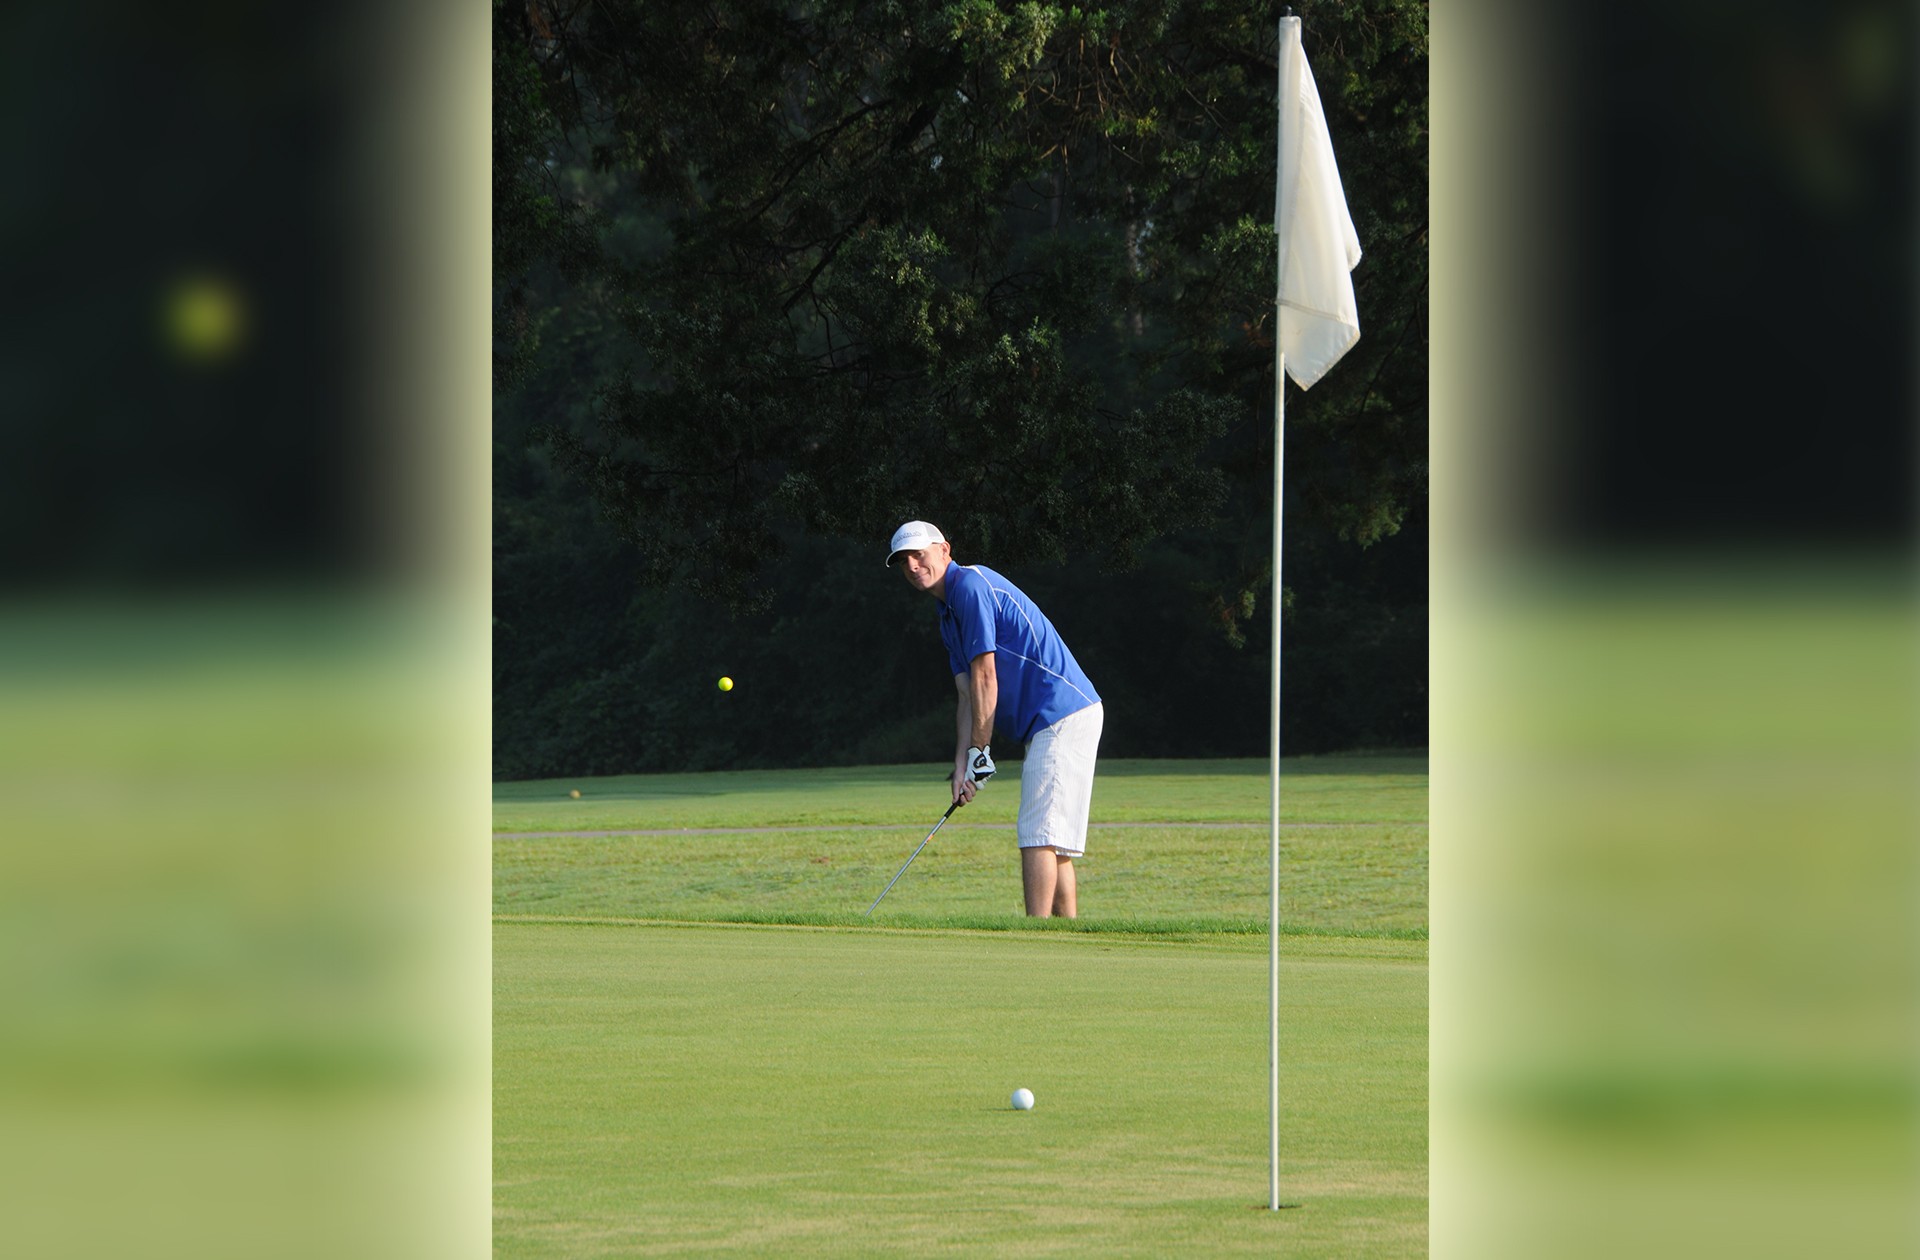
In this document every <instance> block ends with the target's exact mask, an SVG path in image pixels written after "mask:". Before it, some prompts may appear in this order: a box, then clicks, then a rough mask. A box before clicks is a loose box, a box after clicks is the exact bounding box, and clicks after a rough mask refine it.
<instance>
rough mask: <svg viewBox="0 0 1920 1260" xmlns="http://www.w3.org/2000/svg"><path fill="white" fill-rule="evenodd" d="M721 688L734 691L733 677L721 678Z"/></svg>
mask: <svg viewBox="0 0 1920 1260" xmlns="http://www.w3.org/2000/svg"><path fill="white" fill-rule="evenodd" d="M720 690H722V691H732V690H733V679H731V678H722V679H721V680H720Z"/></svg>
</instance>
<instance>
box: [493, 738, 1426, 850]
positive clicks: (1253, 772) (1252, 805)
mask: <svg viewBox="0 0 1920 1260" xmlns="http://www.w3.org/2000/svg"><path fill="white" fill-rule="evenodd" d="M1000 767H1001V768H1000V777H999V779H997V780H995V781H994V782H992V783H989V784H988V785H987V789H986V791H985V792H984V793H983V794H982V795H981V796H980V798H979V799H977V800H976V801H975V802H974V803H973V804H971V805H969V806H967V807H966V809H965V810H964V811H962V812H961V813H956V814H955V815H954V820H955V821H956V822H957V821H963V820H964V821H970V822H993V823H1003V824H1011V823H1012V822H1013V818H1014V815H1015V813H1017V812H1018V810H1019V806H1020V792H1019V788H1018V781H1019V777H1020V767H1021V763H1020V762H1019V761H1017V760H1011V759H1009V760H1006V761H1002V762H1001V763H1000ZM947 773H948V767H947V766H946V765H945V764H944V763H942V764H938V765H935V764H931V763H928V764H921V765H902V766H857V767H852V768H836V769H825V770H806V771H796V770H739V771H725V772H720V773H713V774H632V775H616V776H612V777H608V778H601V779H585V778H582V779H537V780H525V781H520V782H512V783H500V784H496V785H495V787H494V794H493V800H494V806H493V817H494V824H493V825H494V829H495V830H496V831H513V832H526V831H589V830H608V831H611V830H618V829H622V828H635V827H649V828H660V827H802V826H816V827H817V826H866V825H875V824H879V825H886V826H899V827H910V826H911V825H912V824H914V823H919V824H920V828H921V831H920V834H921V835H925V834H926V829H927V828H928V827H931V826H933V823H934V820H935V819H937V818H939V817H940V811H941V810H943V809H945V808H946V807H947V800H948V798H947V797H946V796H945V795H944V794H945V792H946V787H945V784H946V777H947ZM1281 784H1282V789H1281V803H1280V817H1281V821H1282V822H1298V823H1305V822H1315V823H1321V822H1421V823H1424V822H1425V821H1426V818H1427V763H1426V758H1425V757H1413V756H1401V757H1386V756H1370V757H1295V758H1287V759H1284V760H1283V761H1282V762H1281ZM574 789H578V790H579V792H580V799H579V800H574V799H573V798H572V797H570V796H568V795H567V793H568V792H569V791H572V790H574ZM1267 793H1268V790H1267V763H1266V761H1265V760H1261V759H1250V760H1236V761H1102V762H1101V763H1100V769H1099V773H1098V776H1097V778H1096V779H1095V781H1094V791H1093V817H1094V820H1095V821H1096V822H1265V821H1266V819H1267V809H1268V805H1267ZM922 820H924V821H922Z"/></svg>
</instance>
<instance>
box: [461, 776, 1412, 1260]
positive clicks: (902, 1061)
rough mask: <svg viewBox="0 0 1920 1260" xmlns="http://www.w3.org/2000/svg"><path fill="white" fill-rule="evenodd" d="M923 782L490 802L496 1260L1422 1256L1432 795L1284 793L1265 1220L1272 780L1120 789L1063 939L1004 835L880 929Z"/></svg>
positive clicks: (899, 905)
mask: <svg viewBox="0 0 1920 1260" xmlns="http://www.w3.org/2000/svg"><path fill="white" fill-rule="evenodd" d="M1016 768H1017V767H1016ZM925 769H926V768H924V767H921V768H917V769H916V768H900V767H879V768H867V769H863V770H847V771H837V772H829V773H830V774H832V775H833V776H834V780H833V782H831V783H823V782H822V781H821V779H822V777H823V776H822V775H820V774H812V773H807V772H766V773H760V774H715V775H676V776H635V777H632V778H626V779H620V780H600V781H595V780H585V781H580V782H574V783H557V782H547V783H540V784H528V783H515V784H502V785H499V787H498V788H497V790H496V827H497V828H498V830H496V833H495V872H496V877H495V912H496V922H495V930H494V949H495V952H494V975H495V981H494V1073H495V1076H494V1143H495V1145H494V1158H495V1232H494V1238H495V1251H496V1254H498V1255H500V1256H596V1255H609V1256H611V1255H677V1254H700V1253H712V1254H730V1255H769V1256H772V1255H783V1256H784V1255H819V1256H829V1255H830V1256H860V1255H872V1256H900V1255H922V1254H957V1255H996V1256H998V1255H1007V1256H1089V1257H1093V1256H1099V1257H1108V1256H1141V1257H1147V1256H1165V1255H1176V1254H1184V1255H1272V1254H1287V1255H1291V1256H1326V1257H1353V1256H1416V1255H1423V1254H1425V1251H1426V1181H1427V1174H1426V1143H1427V1137H1426V990H1427V965H1426V942H1425V939H1424V938H1425V926H1426V917H1425V867H1426V843H1425V826H1424V822H1425V809H1424V804H1425V802H1424V798H1425V764H1424V761H1423V760H1421V759H1417V758H1391V759H1390V758H1352V759H1334V758H1329V759H1324V762H1323V763H1322V764H1320V765H1317V766H1316V767H1315V770H1316V771H1317V773H1305V772H1303V773H1302V774H1301V775H1300V776H1299V779H1298V780H1290V781H1289V790H1291V785H1292V783H1293V782H1296V781H1297V782H1301V783H1303V784H1304V783H1306V782H1308V781H1311V790H1303V791H1302V792H1301V793H1300V805H1301V806H1302V807H1303V808H1301V809H1300V810H1299V812H1301V813H1305V814H1307V815H1309V817H1306V818H1302V819H1300V820H1299V822H1298V824H1291V818H1292V815H1291V814H1289V818H1290V826H1289V828H1288V829H1287V830H1286V831H1285V832H1284V833H1283V867H1285V869H1283V886H1284V887H1285V888H1286V889H1287V892H1286V893H1285V897H1286V898H1287V902H1286V905H1285V912H1286V915H1287V918H1288V921H1289V926H1288V928H1287V929H1286V931H1287V933H1288V934H1287V936H1286V937H1285V939H1284V941H1283V945H1282V954H1283V962H1282V970H1281V985H1282V1005H1281V1020H1282V1095H1283V1100H1282V1108H1283V1119H1282V1137H1281V1143H1282V1174H1281V1175H1282V1199H1283V1201H1284V1202H1286V1203H1288V1204H1297V1205H1298V1206H1297V1207H1290V1208H1289V1209H1288V1210H1285V1211H1282V1212H1279V1213H1274V1212H1271V1211H1267V1210H1265V1208H1266V1203H1267V1169H1268V1153H1267V1138H1268V1127H1267V977H1268V959H1267V938H1266V933H1265V896H1266V883H1267V869H1266V868H1267V855H1266V829H1265V827H1264V826H1263V825H1261V824H1260V823H1259V818H1260V815H1261V813H1262V812H1263V811H1264V808H1265V763H1263V762H1225V763H1156V762H1142V763H1131V764H1130V765H1129V766H1127V767H1126V768H1125V769H1126V773H1117V774H1115V775H1114V776H1113V781H1111V782H1109V781H1108V780H1106V779H1104V778H1103V780H1102V781H1101V785H1100V789H1099V791H1098V793H1097V795H1096V805H1095V818H1096V823H1099V822H1100V821H1101V820H1102V819H1105V820H1106V822H1107V823H1108V825H1106V826H1105V827H1099V826H1096V829H1095V831H1094V833H1093V834H1092V835H1091V836H1090V839H1089V858H1088V860H1087V861H1086V864H1085V874H1084V875H1083V878H1082V898H1083V911H1082V913H1083V917H1082V919H1081V920H1080V921H1079V922H1078V923H1077V924H1073V925H1067V924H1053V925H1049V926H1045V927H1042V926H1039V925H1037V924H1034V923H1033V922H1031V921H1029V920H1026V919H1025V918H1024V917H1022V916H1021V915H1020V914H1019V913H1018V902H1017V894H1018V887H1019V879H1018V873H1017V866H1016V864H1015V863H1014V862H1013V861H1012V860H1011V859H1010V855H1009V849H1010V845H1011V834H1010V826H1009V823H1010V821H1011V820H1010V815H1009V816H1008V817H1007V818H1005V819H1001V818H998V817H997V816H996V815H995V814H993V813H991V812H990V811H989V809H985V808H983V809H981V810H980V811H979V814H977V815H976V823H975V825H974V826H971V827H962V828H954V827H952V826H949V828H947V829H943V830H942V831H941V832H940V834H939V835H938V836H937V837H936V839H935V840H934V842H933V844H932V845H930V846H929V847H928V849H927V850H926V852H924V853H923V854H922V856H921V858H920V859H919V860H918V861H917V862H916V863H915V865H914V866H913V867H912V868H911V869H910V870H909V871H908V873H907V875H906V877H905V878H904V879H903V880H902V881H901V882H900V884H899V886H898V887H897V888H896V889H895V890H894V892H893V894H891V895H890V896H889V898H888V900H887V902H886V903H884V904H883V905H882V907H881V908H880V910H879V911H878V912H876V914H875V915H874V917H873V919H872V920H871V921H868V920H866V919H864V918H863V917H862V916H861V911H862V910H864V908H865V907H866V905H867V904H868V903H869V902H871V900H872V898H873V897H874V896H875V895H876V894H877V893H878V892H879V889H880V887H881V886H882V885H883V884H884V883H885V881H886V880H887V879H888V878H889V877H890V876H891V875H892V873H893V872H894V870H896V869H897V868H898V866H899V864H900V862H901V861H903V860H904V858H905V855H906V854H907V853H908V852H910V851H911V850H912V848H913V846H914V845H915V844H916V843H918V841H919V839H920V838H921V837H923V836H924V835H925V833H926V828H927V827H930V826H931V822H932V819H933V818H937V817H938V796H937V793H938V791H939V790H940V786H939V784H938V782H937V781H935V782H934V783H932V784H931V787H932V789H933V793H934V794H935V795H934V796H933V799H934V805H935V807H934V808H933V809H932V811H931V815H930V817H929V818H928V819H927V820H926V821H924V822H920V821H916V822H915V823H913V824H911V825H907V826H899V825H897V820H896V819H890V818H889V815H891V814H894V813H896V812H898V811H899V810H901V809H904V808H913V807H917V808H919V809H920V810H921V811H922V812H926V810H927V805H926V798H927V797H928V796H929V792H928V790H927V789H928V786H929V785H928V784H926V783H924V782H921V780H922V779H923V778H924V777H925V776H924V774H922V773H920V772H919V771H924V770H925ZM576 789H577V790H580V791H581V797H580V798H578V799H575V798H573V797H571V796H570V795H569V793H570V792H571V791H573V790H576ZM1016 796H1017V794H1016V793H1011V792H1009V793H1002V794H998V796H989V797H983V798H982V802H983V804H990V805H991V806H992V807H993V808H994V809H1002V810H1004V807H1005V806H1006V805H1007V804H1009V803H1011V802H1012V801H1013V800H1014V799H1015V797H1016ZM1103 801H1104V802H1105V805H1106V807H1105V808H1103ZM1116 814H1119V815H1122V817H1119V818H1116V817H1115V815H1116ZM1196 815H1197V816H1196ZM964 816H965V815H964V814H962V815H956V819H958V818H961V817H964ZM982 816H984V821H985V823H986V824H987V825H980V820H981V818H982ZM1114 823H1123V824H1125V825H1121V826H1115V825H1112V824H1114ZM1022 1086H1024V1087H1027V1088H1030V1089H1032V1090H1033V1092H1034V1093H1035V1095H1036V1096H1037V1103H1036V1106H1035V1108H1034V1110H1033V1111H1031V1112H1016V1111H1014V1110H1012V1109H1011V1108H1010V1106H1009V1103H1008V1098H1009V1095H1010V1094H1011V1093H1012V1091H1013V1090H1014V1089H1015V1088H1017V1087H1022Z"/></svg>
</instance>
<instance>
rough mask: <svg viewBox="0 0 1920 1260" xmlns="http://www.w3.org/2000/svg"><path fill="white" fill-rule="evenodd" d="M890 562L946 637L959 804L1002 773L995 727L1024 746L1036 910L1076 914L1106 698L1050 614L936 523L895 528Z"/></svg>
mask: <svg viewBox="0 0 1920 1260" xmlns="http://www.w3.org/2000/svg"><path fill="white" fill-rule="evenodd" d="M887 564H888V565H889V566H891V565H895V564H898V565H899V566H900V571H901V573H902V575H903V576H905V578H906V579H907V583H908V585H910V586H912V587H913V588H914V589H915V590H919V591H926V592H927V593H929V594H931V595H932V596H933V597H934V599H935V600H937V601H938V602H939V604H940V638H941V641H942V642H944V643H945V644H946V647H947V663H948V666H949V667H950V668H951V669H952V671H953V682H954V686H955V687H956V688H957V689H958V690H959V692H960V702H959V707H958V711H957V715H956V716H957V720H956V723H955V726H956V732H955V734H956V743H955V748H954V755H953V799H954V800H956V801H959V802H960V803H962V804H965V803H967V802H968V801H971V800H972V799H973V798H974V795H975V794H976V793H977V792H978V791H979V790H980V785H981V784H982V783H984V782H986V781H987V779H988V778H990V777H991V776H992V775H993V773H994V764H993V750H992V747H991V740H992V738H993V730H994V727H995V726H998V727H999V728H1000V730H1001V731H1002V732H1003V733H1004V734H1006V735H1009V736H1011V737H1013V738H1015V739H1017V740H1019V741H1021V742H1022V743H1024V744H1025V745H1026V746H1027V755H1026V761H1025V764H1024V765H1023V767H1022V769H1021V773H1020V821H1019V824H1018V835H1019V839H1020V877H1021V883H1022V885H1023V886H1024V888H1025V890H1026V901H1027V913H1028V914H1030V915H1034V916H1036V917H1039V918H1046V917H1047V916H1049V915H1062V916H1064V917H1066V918H1069V919H1071V918H1073V917H1075V915H1076V914H1078V912H1079V905H1078V901H1077V898H1076V888H1075V881H1074V873H1073V859H1075V858H1077V857H1080V856H1081V855H1082V854H1084V853H1085V852H1086V848H1087V812H1088V809H1089V807H1090V806H1091V805H1092V802H1093V768H1094V761H1095V758H1096V757H1097V756H1098V753H1099V749H1100V727H1101V723H1102V718H1103V714H1104V712H1105V710H1104V709H1103V708H1102V706H1101V704H1100V695H1099V693H1098V692H1096V691H1095V690H1094V689H1093V684H1092V683H1091V682H1089V681H1087V675H1086V672H1085V671H1084V670H1082V669H1081V668H1080V663H1079V662H1078V661H1076V660H1074V659H1073V653H1072V652H1069V651H1068V650H1067V645H1066V643H1065V642H1064V641H1062V639H1061V638H1060V634H1059V632H1058V631H1057V630H1055V629H1054V628H1053V623H1052V622H1050V621H1048V620H1047V617H1046V614H1045V613H1043V612H1041V611H1040V609H1039V608H1038V607H1037V606H1036V605H1035V604H1034V602H1033V601H1032V600H1030V599H1028V598H1027V597H1026V595H1025V593H1024V592H1022V591H1021V590H1020V588H1019V587H1017V586H1015V585H1014V584H1013V583H1012V582H1009V581H1008V580H1007V579H1006V578H1005V577H1002V576H1001V575H1000V574H998V573H996V572H994V571H993V570H992V569H989V568H987V567H986V566H985V565H982V564H965V565H963V564H955V563H954V561H953V547H952V544H950V543H949V542H948V541H947V538H946V536H945V535H944V534H942V533H941V532H940V531H939V530H938V529H936V528H934V527H933V526H932V525H929V524H927V522H925V521H908V522H907V523H906V524H905V525H902V526H901V527H900V528H899V529H897V530H895V531H894V535H893V541H892V543H891V545H890V546H889V547H888V549H887Z"/></svg>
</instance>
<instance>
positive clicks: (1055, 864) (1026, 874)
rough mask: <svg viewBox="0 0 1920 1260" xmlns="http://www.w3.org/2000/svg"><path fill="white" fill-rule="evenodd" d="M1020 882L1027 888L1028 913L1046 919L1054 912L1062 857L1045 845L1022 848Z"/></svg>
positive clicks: (1033, 916)
mask: <svg viewBox="0 0 1920 1260" xmlns="http://www.w3.org/2000/svg"><path fill="white" fill-rule="evenodd" d="M1020 883H1021V885H1022V886H1023V887H1024V888H1025V889H1026V894H1027V914H1028V915H1029V916H1030V917H1032V918H1036V919H1044V918H1046V917H1048V916H1049V915H1051V914H1052V913H1053V906H1054V900H1055V896H1056V894H1057V893H1058V891H1059V886H1060V859H1059V858H1058V857H1056V856H1055V855H1054V852H1053V850H1052V849H1050V848H1048V847H1047V846H1045V845H1035V846H1034V847H1033V848H1031V849H1022V850H1020Z"/></svg>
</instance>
